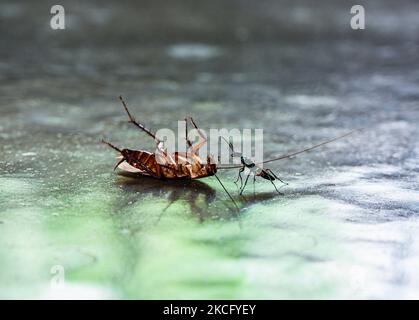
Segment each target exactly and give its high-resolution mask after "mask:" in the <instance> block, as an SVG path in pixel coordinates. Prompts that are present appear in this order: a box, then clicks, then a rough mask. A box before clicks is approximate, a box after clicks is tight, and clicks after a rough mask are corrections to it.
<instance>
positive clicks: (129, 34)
mask: <svg viewBox="0 0 419 320" xmlns="http://www.w3.org/2000/svg"><path fill="white" fill-rule="evenodd" d="M53 4H56V3H52V2H51V1H36V2H35V1H18V2H17V1H8V0H2V1H1V2H0V243H1V245H0V265H1V272H0V298H3V299H10V298H11V299H13V298H35V299H43V298H46V299H47V298H93V299H102V298H112V299H158V298H160V299H166V298H183V299H201V298H206V299H213V298H218V299H241V298H252V299H280V298H291V299H292V298H326V299H327V298H419V276H418V273H417V266H418V263H419V238H418V234H419V233H418V231H419V221H418V213H419V180H418V163H419V160H418V153H419V142H418V123H419V107H418V98H419V90H418V89H419V70H418V68H417V66H418V65H419V41H418V32H419V19H418V15H419V3H418V2H417V1H414V0H402V1H397V2H394V1H390V0H380V1H378V0H371V1H361V2H356V3H354V2H353V1H344V0H342V1H336V0H334V1H332V0H321V1H309V0H300V1H282V0H280V1H274V0H260V1H257V2H256V1H246V0H240V1H239V0H229V1H221V0H213V1H202V0H200V1H197V0H194V1H192V0H186V1H162V0H153V1H68V0H67V1H60V3H59V4H60V5H62V6H63V7H64V9H65V29H64V30H53V29H52V28H51V27H50V20H51V18H52V14H51V13H50V9H51V6H52V5H53ZM357 4H358V5H359V4H360V5H363V6H364V8H365V30H353V29H352V28H351V25H350V21H351V18H352V16H353V15H351V13H350V9H351V7H352V6H353V5H357ZM121 94H122V95H123V96H124V97H125V98H126V100H127V102H128V104H129V106H130V108H131V110H132V113H133V114H135V115H136V116H137V118H138V119H141V121H142V122H144V123H145V124H146V125H147V126H148V127H150V128H151V129H153V130H157V129H158V128H162V127H164V128H166V127H167V128H173V129H175V128H176V125H177V122H176V121H177V120H178V119H183V118H184V117H185V116H186V115H191V116H194V117H195V119H196V120H197V121H198V123H199V125H200V126H201V127H202V128H203V129H208V128H222V127H225V128H263V129H264V149H265V157H266V158H268V157H271V156H273V155H277V154H282V153H285V152H289V151H294V150H298V149H300V148H303V147H306V146H309V145H311V144H315V143H318V142H321V141H323V140H326V139H329V138H332V137H335V136H338V135H340V134H343V133H346V132H347V131H349V130H352V129H354V128H360V127H364V128H366V130H365V131H364V132H362V133H359V134H356V135H353V136H351V137H348V138H347V139H345V140H340V141H339V142H336V143H334V144H331V145H329V146H327V147H324V148H322V149H319V150H317V151H315V152H311V153H309V154H304V155H302V156H301V157H298V158H295V159H293V160H285V161H283V162H277V163H273V164H272V165H271V166H270V168H271V169H272V170H274V171H275V172H276V173H277V174H279V175H280V176H281V178H283V179H284V180H286V181H287V182H289V183H290V184H289V186H287V187H286V188H283V189H282V191H283V192H284V193H285V195H284V196H278V195H277V194H276V192H275V190H272V186H271V185H270V183H269V182H266V183H265V182H263V181H259V182H258V183H256V186H255V192H253V190H252V187H250V188H248V190H247V192H246V193H245V197H244V198H241V197H239V196H238V191H237V187H236V186H235V184H234V183H233V181H234V180H235V178H236V175H237V172H235V171H224V172H220V177H221V179H222V180H223V182H224V183H225V185H226V187H227V188H228V189H229V190H230V192H231V193H232V194H233V195H234V198H235V199H236V201H237V202H238V203H239V204H240V206H241V208H242V210H241V212H240V214H239V215H237V214H236V213H235V212H234V211H232V210H231V203H230V202H229V199H228V197H227V196H226V195H225V193H224V192H223V190H222V189H221V187H220V186H219V185H218V184H217V182H216V181H214V180H213V179H212V178H207V179H204V180H200V181H196V182H193V183H183V182H175V183H173V182H170V183H169V182H167V183H162V182H160V181H154V180H151V179H137V180H136V179H131V178H129V177H123V176H120V175H118V173H117V172H113V171H112V168H113V165H114V164H115V161H116V159H115V157H116V155H115V153H114V152H113V151H112V150H109V149H108V148H106V147H105V146H103V145H101V144H100V143H99V142H100V139H101V138H102V137H106V138H107V139H109V140H111V141H112V142H114V143H115V144H116V145H118V146H121V147H130V148H137V149H149V150H152V147H153V143H152V141H150V139H149V138H148V137H147V136H144V134H141V133H140V132H138V131H137V130H135V129H133V128H132V127H131V126H130V125H129V124H128V123H127V121H126V120H127V119H126V115H125V114H124V113H123V110H122V108H121V106H120V103H119V101H118V99H117V97H118V96H119V95H121Z"/></svg>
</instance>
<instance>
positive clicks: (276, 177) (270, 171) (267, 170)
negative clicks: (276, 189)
mask: <svg viewBox="0 0 419 320" xmlns="http://www.w3.org/2000/svg"><path fill="white" fill-rule="evenodd" d="M265 171H266V172H269V173H270V174H272V175H273V176H274V177H275V179H277V180H279V181H281V182H282V183H283V184H285V185H288V183H287V182H284V181H282V180H281V179H280V178H279V177H278V176H277V175H276V174H275V173H273V171H272V170H271V169H265Z"/></svg>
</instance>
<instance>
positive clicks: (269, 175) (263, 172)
mask: <svg viewBox="0 0 419 320" xmlns="http://www.w3.org/2000/svg"><path fill="white" fill-rule="evenodd" d="M361 130H362V129H355V130H353V131H350V132H348V133H346V134H344V135H342V136H339V137H336V138H333V139H330V140H327V141H324V142H321V143H319V144H316V145H314V146H311V147H308V148H305V149H303V150H300V151H297V152H293V153H289V154H286V155H282V156H278V157H275V158H273V159H269V160H265V161H262V162H260V163H255V162H254V161H253V160H251V159H249V158H247V157H245V156H243V154H241V153H238V152H235V151H234V148H233V144H232V143H231V142H229V141H227V140H226V139H225V138H224V137H223V139H224V140H225V141H226V142H227V144H228V145H229V148H230V150H231V152H232V153H231V157H232V158H234V157H240V162H241V164H240V165H238V166H228V167H219V168H218V169H234V168H239V175H238V177H237V179H236V181H235V182H234V183H236V184H237V182H238V181H239V180H240V188H239V190H240V195H242V194H243V191H244V189H245V188H246V185H247V181H248V180H249V177H250V175H251V174H253V184H254V183H255V181H256V177H261V178H263V179H266V180H268V181H270V182H271V183H272V185H273V186H274V188H275V190H276V192H278V194H280V195H283V194H282V193H281V192H279V190H278V188H277V187H276V185H275V183H274V181H275V180H279V181H280V182H281V183H282V184H283V185H288V183H286V182H284V181H282V180H281V179H280V178H279V177H278V176H277V175H276V174H275V173H274V172H273V171H272V170H271V169H263V168H261V167H260V165H261V164H265V163H269V162H274V161H279V160H283V159H289V158H291V157H294V156H296V155H298V154H301V153H304V152H308V151H310V150H313V149H316V148H319V147H321V146H324V145H325V144H328V143H331V142H334V141H336V140H339V139H342V138H345V137H347V136H349V135H351V134H353V133H355V132H357V131H361ZM246 168H247V169H249V172H248V173H247V176H246V180H245V182H244V185H243V179H242V176H241V174H242V172H243V171H244V170H245V169H246Z"/></svg>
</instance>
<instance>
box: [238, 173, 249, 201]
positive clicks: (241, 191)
mask: <svg viewBox="0 0 419 320" xmlns="http://www.w3.org/2000/svg"><path fill="white" fill-rule="evenodd" d="M249 177H250V172H249V173H248V174H247V177H246V181H245V182H244V186H243V188H241V190H240V195H242V194H243V191H244V189H245V188H246V185H247V181H248V180H249Z"/></svg>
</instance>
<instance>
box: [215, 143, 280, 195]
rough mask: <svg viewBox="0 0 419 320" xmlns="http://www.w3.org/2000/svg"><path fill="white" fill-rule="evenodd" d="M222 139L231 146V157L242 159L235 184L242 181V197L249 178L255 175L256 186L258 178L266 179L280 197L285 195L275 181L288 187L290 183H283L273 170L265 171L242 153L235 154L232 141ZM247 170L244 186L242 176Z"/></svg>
mask: <svg viewBox="0 0 419 320" xmlns="http://www.w3.org/2000/svg"><path fill="white" fill-rule="evenodd" d="M222 138H223V139H224V141H225V142H227V144H228V146H229V148H230V150H231V152H232V153H231V157H232V158H234V157H240V162H241V164H242V167H241V168H240V169H239V175H238V176H237V179H236V181H235V182H234V183H236V184H237V182H238V181H239V179H240V188H239V189H240V195H242V194H243V191H244V189H245V188H246V185H247V181H248V180H249V177H250V176H251V175H253V184H255V182H256V177H261V178H263V179H266V180H268V181H270V182H271V183H272V185H273V186H274V188H275V190H276V192H278V194H280V195H283V193H281V192H279V190H278V188H277V187H276V185H275V183H274V181H275V180H279V181H280V182H282V183H283V185H288V183H286V182H284V181H282V180H281V179H280V178H279V177H278V176H277V175H276V174H275V173H274V172H273V171H272V170H271V169H263V168H262V167H260V166H259V165H256V163H255V162H254V161H253V160H252V159H250V158H248V157H245V156H244V155H243V154H241V153H238V152H235V151H234V147H233V144H232V143H231V142H230V141H227V140H226V139H225V138H224V137H222ZM245 169H248V173H247V176H246V180H245V182H244V185H243V178H242V175H241V174H242V172H243V171H244V170H245Z"/></svg>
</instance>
